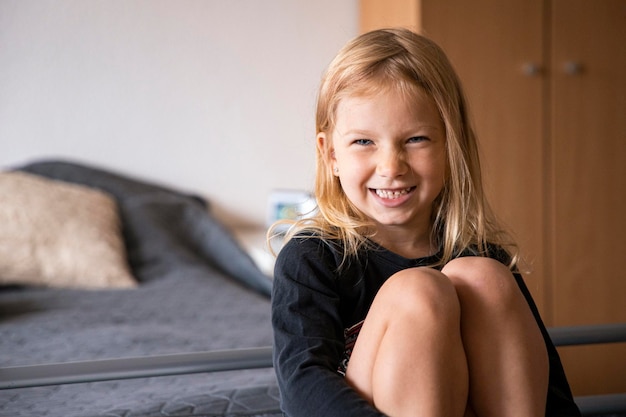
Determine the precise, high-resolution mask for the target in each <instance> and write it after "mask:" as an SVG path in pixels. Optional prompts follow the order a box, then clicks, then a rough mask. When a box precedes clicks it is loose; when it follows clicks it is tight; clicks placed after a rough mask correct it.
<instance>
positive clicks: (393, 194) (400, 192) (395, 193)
mask: <svg viewBox="0 0 626 417" xmlns="http://www.w3.org/2000/svg"><path fill="white" fill-rule="evenodd" d="M413 189H415V187H408V188H401V189H395V190H385V189H380V188H376V189H372V191H374V192H375V193H376V195H377V196H379V197H380V198H384V199H386V200H395V199H396V198H400V197H402V196H404V195H407V194H408V193H410V192H411V191H413Z"/></svg>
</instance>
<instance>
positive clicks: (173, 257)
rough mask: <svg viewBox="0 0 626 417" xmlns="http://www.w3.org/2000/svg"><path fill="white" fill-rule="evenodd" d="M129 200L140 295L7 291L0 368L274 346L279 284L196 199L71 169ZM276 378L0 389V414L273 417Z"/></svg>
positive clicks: (45, 168) (48, 168)
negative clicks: (274, 291) (273, 292)
mask: <svg viewBox="0 0 626 417" xmlns="http://www.w3.org/2000/svg"><path fill="white" fill-rule="evenodd" d="M19 169H21V170H24V171H28V172H31V173H35V174H39V175H44V176H46V177H50V178H55V179H60V180H64V181H69V182H76V183H81V184H84V185H89V186H92V187H95V188H99V189H103V190H105V191H107V192H109V193H110V194H112V195H113V196H114V197H115V198H116V199H117V201H118V206H119V209H120V214H121V216H122V222H123V226H124V238H125V242H126V245H127V252H128V258H129V263H130V265H131V267H132V270H133V273H134V275H135V276H136V278H137V279H138V280H139V281H140V285H139V287H138V288H136V289H131V290H97V291H93V290H91V291H89V290H72V289H51V288H26V287H4V288H0V367H7V366H15V365H33V364H43V363H54V362H69V361H83V360H95V359H108V358H121V357H136V356H145V355H156V354H170V353H183V352H197V351H208V350H219V349H230V348H246V347H260V346H269V345H271V325H270V305H269V297H268V294H269V290H270V287H271V281H270V279H269V278H268V277H266V276H265V275H264V274H263V273H262V272H261V271H260V270H259V269H258V268H257V267H256V266H255V264H254V262H253V261H252V259H251V258H250V257H249V256H248V255H247V254H246V253H245V252H244V251H243V250H242V249H241V248H240V247H239V245H238V244H237V243H236V241H235V240H234V238H233V237H232V235H231V234H230V233H229V232H228V230H227V229H226V228H225V227H224V226H222V225H221V224H220V223H219V222H218V221H216V220H215V219H214V218H213V217H212V216H211V215H210V211H208V210H207V208H206V205H205V202H204V201H203V200H202V199H200V198H198V197H195V196H192V195H187V194H185V193H181V192H179V191H176V190H170V189H167V188H164V187H161V186H158V185H154V184H149V183H146V182H143V181H138V180H135V179H131V178H127V177H125V176H122V175H118V174H114V173H111V172H108V171H106V170H102V169H98V168H94V167H88V166H84V165H80V164H75V163H70V162H60V161H50V162H39V163H34V164H30V165H28V166H25V167H20V168H19ZM277 397H278V392H277V388H276V383H275V378H274V373H273V370H272V369H256V370H245V371H229V372H217V373H211V374H194V375H184V376H175V377H174V376H164V377H153V378H144V379H134V380H122V381H110V382H95V383H84V384H71V385H59V386H50V387H37V388H21V389H12V390H4V391H0V416H15V417H18V416H63V417H78V416H80V417H89V416H124V417H131V416H137V417H139V416H144V417H148V416H150V417H152V416H274V415H279V412H278V398H277Z"/></svg>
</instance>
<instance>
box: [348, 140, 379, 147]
mask: <svg viewBox="0 0 626 417" xmlns="http://www.w3.org/2000/svg"><path fill="white" fill-rule="evenodd" d="M352 143H354V144H355V145H361V146H365V145H371V144H372V143H374V142H372V140H371V139H357V140H355V141H354V142H352Z"/></svg>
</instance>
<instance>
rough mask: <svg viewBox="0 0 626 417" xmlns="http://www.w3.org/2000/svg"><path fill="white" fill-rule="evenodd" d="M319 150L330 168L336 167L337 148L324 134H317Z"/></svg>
mask: <svg viewBox="0 0 626 417" xmlns="http://www.w3.org/2000/svg"><path fill="white" fill-rule="evenodd" d="M317 149H318V151H319V153H320V155H322V156H323V157H324V160H325V161H326V163H327V164H328V166H330V167H334V166H335V164H336V160H335V148H334V147H333V144H332V140H331V139H330V138H329V137H328V136H327V135H326V133H324V132H320V133H318V134H317Z"/></svg>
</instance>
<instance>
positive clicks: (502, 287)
mask: <svg viewBox="0 0 626 417" xmlns="http://www.w3.org/2000/svg"><path fill="white" fill-rule="evenodd" d="M442 273H443V274H445V275H446V276H447V277H448V278H449V279H450V281H451V282H452V283H453V285H454V286H455V288H456V291H457V293H458V294H459V296H460V297H461V298H463V297H464V296H466V295H470V294H479V295H480V298H481V299H482V300H483V301H484V302H487V303H489V304H492V305H499V306H503V307H506V306H507V305H508V304H507V303H508V302H509V301H511V300H517V299H519V297H520V296H521V292H520V291H519V287H518V286H517V283H516V281H515V278H514V277H513V274H512V272H511V271H510V270H509V268H508V267H506V266H505V265H503V264H502V263H500V262H498V261H496V260H495V259H491V258H485V257H479V256H468V257H463V258H457V259H454V260H452V261H450V262H449V263H448V264H446V266H445V267H444V268H443V269H442Z"/></svg>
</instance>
